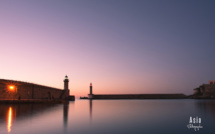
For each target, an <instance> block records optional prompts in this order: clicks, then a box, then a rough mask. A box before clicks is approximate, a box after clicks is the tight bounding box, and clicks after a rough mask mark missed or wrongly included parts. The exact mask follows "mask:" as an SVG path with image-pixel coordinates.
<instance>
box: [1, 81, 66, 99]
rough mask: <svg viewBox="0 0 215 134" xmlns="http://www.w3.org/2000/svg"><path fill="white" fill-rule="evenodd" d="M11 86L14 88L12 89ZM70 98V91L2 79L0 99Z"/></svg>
mask: <svg viewBox="0 0 215 134" xmlns="http://www.w3.org/2000/svg"><path fill="white" fill-rule="evenodd" d="M10 86H13V87H12V89H10ZM68 97H69V90H62V89H57V88H52V87H47V86H42V85H38V84H33V83H26V82H21V81H13V80H3V79H0V99H48V100H59V99H66V98H68Z"/></svg>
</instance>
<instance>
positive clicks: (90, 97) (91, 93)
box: [88, 83, 93, 99]
mask: <svg viewBox="0 0 215 134" xmlns="http://www.w3.org/2000/svg"><path fill="white" fill-rule="evenodd" d="M88 98H89V99H93V85H92V83H90V94H88Z"/></svg>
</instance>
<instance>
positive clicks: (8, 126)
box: [7, 107, 13, 133]
mask: <svg viewBox="0 0 215 134" xmlns="http://www.w3.org/2000/svg"><path fill="white" fill-rule="evenodd" d="M12 120H13V111H12V107H9V110H8V116H7V131H8V133H10V131H11V126H12Z"/></svg>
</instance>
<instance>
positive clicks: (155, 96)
mask: <svg viewBox="0 0 215 134" xmlns="http://www.w3.org/2000/svg"><path fill="white" fill-rule="evenodd" d="M184 98H186V95H184V94H113V95H111V94H109V95H107V94H96V95H95V94H94V95H93V99H184Z"/></svg>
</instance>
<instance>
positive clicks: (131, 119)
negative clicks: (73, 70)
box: [0, 100, 215, 134]
mask: <svg viewBox="0 0 215 134" xmlns="http://www.w3.org/2000/svg"><path fill="white" fill-rule="evenodd" d="M214 105H215V101H213V100H77V101H75V102H69V103H67V104H58V105H53V104H52V105H45V104H19V105H9V104H7V105H6V104H1V105H0V134H6V133H10V134H29V133H31V134H38V133H40V134H62V133H63V134H70V133H74V134H100V133H102V134H121V133H122V134H130V133H135V134H136V133H137V134H141V133H150V134H157V133H174V134H177V133H178V134H179V133H183V134H184V133H185V134H189V133H198V134H199V133H214V132H215V128H214V124H215V118H214V117H215V107H214ZM190 116H193V117H196V116H198V117H200V118H202V124H201V125H202V126H203V128H202V129H200V130H199V131H198V132H195V131H194V130H193V129H188V128H187V125H188V123H189V118H190ZM5 119H6V120H5ZM14 120H16V121H14Z"/></svg>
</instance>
